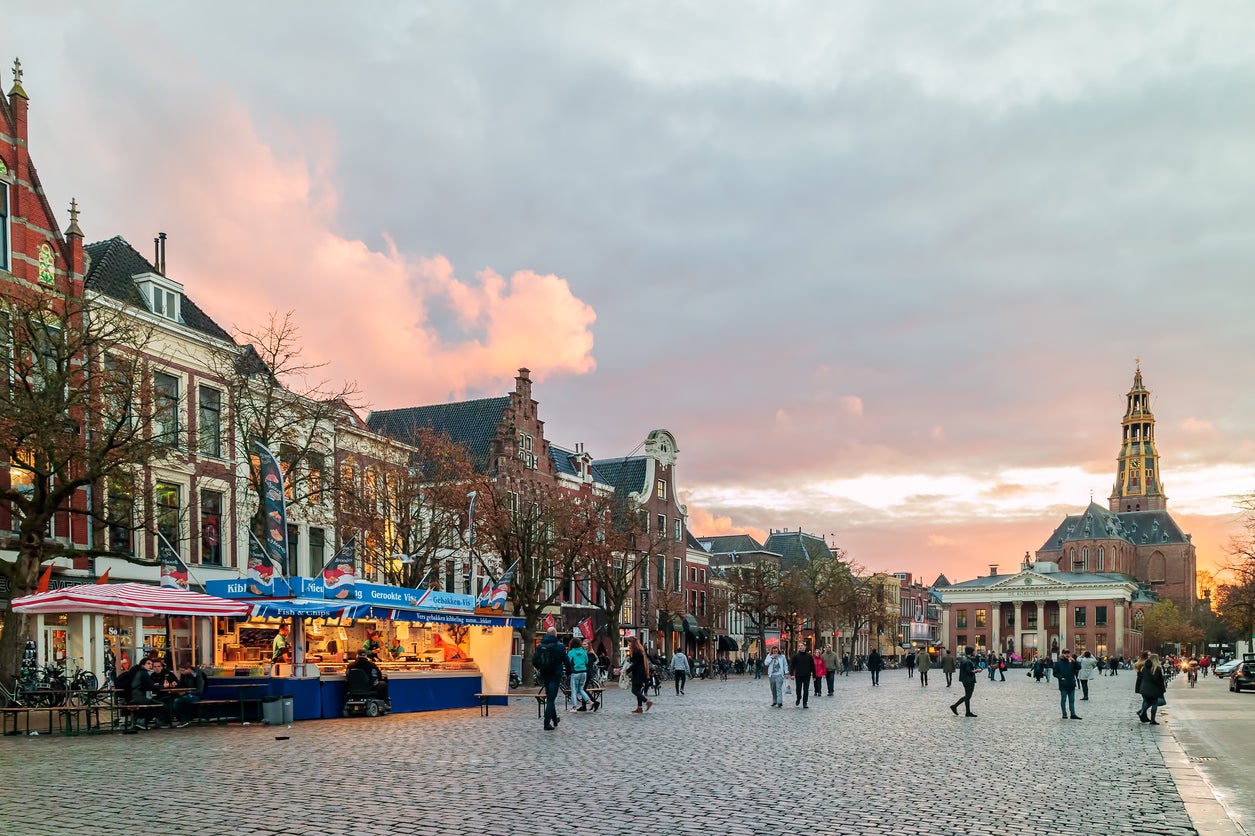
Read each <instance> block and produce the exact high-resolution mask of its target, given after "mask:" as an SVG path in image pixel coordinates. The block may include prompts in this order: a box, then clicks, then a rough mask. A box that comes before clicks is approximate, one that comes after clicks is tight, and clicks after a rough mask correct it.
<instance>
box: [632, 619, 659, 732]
mask: <svg viewBox="0 0 1255 836" xmlns="http://www.w3.org/2000/svg"><path fill="white" fill-rule="evenodd" d="M628 659H629V660H630V663H631V669H630V670H629V672H628V673H629V676H630V677H631V679H632V696H634V697H636V708H634V709H632V713H633V714H640V713H641V712H642V706H643V707H644V709H643V710H644V711H648V710H649V709H651V708H653V707H654V702H653V700H647V699H645V683H646V682H648V681H649V657H648V656H646V655H645V647H644V646H643V645H642V644H641V640H640V639H638V638H637V637H636V636H628Z"/></svg>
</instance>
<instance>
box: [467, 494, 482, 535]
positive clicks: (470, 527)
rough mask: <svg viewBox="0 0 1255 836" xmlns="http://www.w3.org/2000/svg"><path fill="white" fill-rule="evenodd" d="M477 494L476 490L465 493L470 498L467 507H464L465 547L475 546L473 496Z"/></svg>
mask: <svg viewBox="0 0 1255 836" xmlns="http://www.w3.org/2000/svg"><path fill="white" fill-rule="evenodd" d="M478 495H479V492H478V491H471V492H470V493H468V494H467V496H469V497H470V498H471V502H470V505H469V507H467V509H466V546H467V548H474V547H475V497H476V496H478Z"/></svg>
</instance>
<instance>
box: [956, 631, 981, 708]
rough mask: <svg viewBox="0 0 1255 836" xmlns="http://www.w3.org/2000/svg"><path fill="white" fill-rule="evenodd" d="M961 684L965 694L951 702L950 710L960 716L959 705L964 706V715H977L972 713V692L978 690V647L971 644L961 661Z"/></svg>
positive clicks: (964, 651)
mask: <svg viewBox="0 0 1255 836" xmlns="http://www.w3.org/2000/svg"><path fill="white" fill-rule="evenodd" d="M959 684H960V685H962V686H963V696H962V697H961V698H960V699H959V700H958V701H957V702H954V703H951V705H950V710H951V711H952V712H954V714H955V716H958V713H959V706H960V705H962V706H964V711H963V716H964V717H975V716H976V715H975V714H973V713H972V692H973V691H975V690H976V648H974V647H972V646H971V645H970V644H969V645H968V646H967V647H966V648H964V649H963V659H962V661H960V662H959Z"/></svg>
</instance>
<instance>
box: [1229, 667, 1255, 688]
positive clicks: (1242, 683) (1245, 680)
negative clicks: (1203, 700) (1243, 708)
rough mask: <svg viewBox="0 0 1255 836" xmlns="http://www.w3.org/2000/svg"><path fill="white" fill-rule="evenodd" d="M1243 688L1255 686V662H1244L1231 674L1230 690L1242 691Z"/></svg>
mask: <svg viewBox="0 0 1255 836" xmlns="http://www.w3.org/2000/svg"><path fill="white" fill-rule="evenodd" d="M1243 688H1255V662H1252V661H1250V660H1248V661H1245V662H1242V663H1241V664H1239V665H1238V666H1237V667H1236V668H1234V669H1233V673H1231V674H1229V690H1230V691H1241V690H1242V689H1243Z"/></svg>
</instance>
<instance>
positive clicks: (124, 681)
mask: <svg viewBox="0 0 1255 836" xmlns="http://www.w3.org/2000/svg"><path fill="white" fill-rule="evenodd" d="M138 669H139V666H138V665H132V666H131V667H129V668H127V669H126V670H124V671H122V673H120V674H118V675H117V676H116V677H115V678H114V680H113V687H114V688H116V689H117V690H119V691H121V692H122V693H121V694H119V695H118V702H121V703H129V702H130V701H131V683H132V682H133V681H134V680H135V674H136V673H137V672H138Z"/></svg>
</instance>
